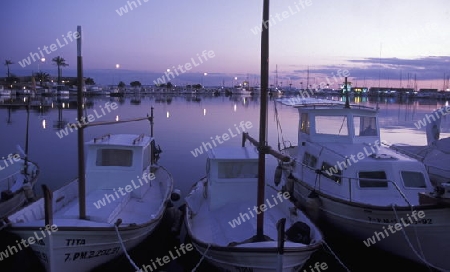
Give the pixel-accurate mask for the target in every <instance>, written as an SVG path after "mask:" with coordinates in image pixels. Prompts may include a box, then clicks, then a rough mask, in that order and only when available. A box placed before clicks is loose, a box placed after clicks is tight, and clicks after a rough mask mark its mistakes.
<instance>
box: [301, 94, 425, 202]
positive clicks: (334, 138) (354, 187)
mask: <svg viewBox="0 0 450 272" xmlns="http://www.w3.org/2000/svg"><path fill="white" fill-rule="evenodd" d="M295 107H296V108H297V109H298V111H299V117H300V118H299V119H300V121H299V131H298V143H299V144H298V148H297V150H296V151H293V152H295V153H296V154H295V157H297V158H298V163H299V167H298V168H297V169H296V176H297V177H298V178H301V179H302V180H303V181H304V182H306V183H308V184H309V186H311V187H313V188H316V189H318V190H319V191H321V192H323V193H326V194H329V195H330V196H333V197H337V198H340V199H345V200H348V201H352V202H360V203H361V202H366V203H374V201H378V202H380V204H381V205H383V204H386V205H391V204H392V203H394V204H398V205H405V203H406V202H407V201H406V200H405V197H406V198H407V199H409V200H413V202H414V204H418V192H423V191H432V190H433V187H432V185H431V183H430V180H429V177H428V174H427V172H426V169H425V167H424V165H423V164H422V163H421V162H419V161H417V160H414V159H412V158H409V157H407V156H405V155H403V154H399V153H398V152H395V151H393V150H391V149H389V148H387V147H386V146H383V145H382V143H381V140H380V128H379V123H378V118H377V111H376V110H375V109H373V108H369V107H364V106H359V105H352V106H351V107H345V106H344V104H340V103H333V102H332V101H328V103H325V102H323V103H305V104H299V105H296V106H295ZM318 171H320V172H318ZM319 173H320V174H319ZM381 195H382V196H383V197H380V196H381Z"/></svg>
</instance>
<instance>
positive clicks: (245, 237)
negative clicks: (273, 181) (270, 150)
mask: <svg viewBox="0 0 450 272" xmlns="http://www.w3.org/2000/svg"><path fill="white" fill-rule="evenodd" d="M200 190H201V189H200ZM202 199H203V198H202ZM281 199H282V201H280V199H279V198H278V197H277V194H276V192H275V191H274V190H270V191H269V190H266V202H265V205H266V206H267V208H268V209H267V210H266V211H265V212H264V213H263V214H264V235H266V236H267V237H269V238H270V240H269V241H266V242H260V243H253V242H250V240H251V238H252V237H253V236H255V234H256V226H257V223H256V218H257V217H256V216H257V214H256V212H255V210H254V208H255V209H256V206H255V204H256V203H250V202H248V201H247V202H246V201H242V202H240V203H227V204H226V205H224V206H223V207H221V208H218V209H215V210H212V211H211V210H209V206H208V203H207V201H205V199H204V201H202V203H201V204H200V205H199V206H198V207H199V208H198V211H196V212H195V216H193V218H192V219H188V220H189V222H188V224H190V227H191V231H192V234H193V236H194V237H196V238H197V239H199V240H200V241H202V242H204V243H207V244H213V245H218V246H230V245H232V246H236V247H267V246H273V243H274V242H276V241H277V229H276V224H277V222H278V220H279V219H281V218H286V219H287V220H286V226H285V229H286V230H287V229H289V227H291V226H292V225H293V224H294V223H295V222H297V221H302V222H310V221H309V219H307V218H306V216H305V215H304V214H303V213H301V212H300V211H299V212H298V213H297V215H293V214H291V213H290V210H289V208H290V207H293V206H292V204H291V203H290V202H289V200H287V199H285V198H283V197H282V196H281ZM275 200H276V201H277V203H278V204H276V202H275ZM197 204H199V203H197ZM195 206H196V204H194V203H190V207H195ZM194 209H195V208H194ZM191 211H192V210H191ZM258 211H260V212H261V210H260V209H258ZM308 224H309V223H308ZM310 231H311V237H315V239H317V240H319V239H320V235H321V234H320V233H315V230H314V229H313V228H310ZM313 240H314V239H313ZM305 246H307V245H305V244H301V243H294V242H290V241H286V243H285V247H295V248H298V247H305Z"/></svg>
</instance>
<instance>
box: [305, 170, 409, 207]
mask: <svg viewBox="0 0 450 272" xmlns="http://www.w3.org/2000/svg"><path fill="white" fill-rule="evenodd" d="M298 163H299V164H300V165H301V166H302V167H303V168H307V169H309V170H312V171H314V172H315V173H316V174H317V180H316V184H315V186H318V188H319V189H320V188H321V178H320V176H325V177H326V178H328V179H330V176H329V175H328V174H326V173H325V171H324V170H321V169H316V168H313V167H310V166H309V165H306V164H304V163H303V162H298ZM331 176H332V177H335V178H339V179H340V180H341V183H342V181H344V179H346V180H347V181H348V182H347V183H348V197H349V201H350V202H353V197H352V196H353V191H352V185H353V184H352V183H354V182H359V181H360V180H364V181H372V182H380V183H381V182H387V183H391V184H392V185H393V186H394V188H395V189H396V191H397V192H398V193H399V194H400V196H401V197H402V198H403V199H404V200H405V202H406V203H407V204H408V205H409V206H412V204H411V202H410V201H409V200H408V198H407V197H406V195H405V194H404V193H403V191H402V190H401V189H400V187H398V185H397V183H396V182H394V181H393V180H390V179H371V178H355V177H348V176H344V175H339V174H336V173H333V174H332V175H331Z"/></svg>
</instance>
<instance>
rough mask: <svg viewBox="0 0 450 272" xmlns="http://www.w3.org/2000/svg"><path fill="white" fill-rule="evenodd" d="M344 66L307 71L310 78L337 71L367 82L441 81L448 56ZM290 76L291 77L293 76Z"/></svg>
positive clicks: (354, 61) (367, 61)
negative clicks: (402, 80) (348, 72)
mask: <svg viewBox="0 0 450 272" xmlns="http://www.w3.org/2000/svg"><path fill="white" fill-rule="evenodd" d="M347 62H348V63H347V64H345V65H326V66H322V67H320V68H314V69H309V73H310V76H311V75H317V74H322V75H325V76H331V75H332V74H333V73H334V74H336V71H337V70H339V69H347V70H349V71H350V77H352V78H359V79H362V78H365V79H368V80H378V79H380V80H397V79H400V77H402V78H403V79H404V80H405V79H406V78H408V77H410V78H414V77H416V78H417V80H442V79H443V78H444V73H446V77H447V76H449V74H450V72H449V70H450V69H449V68H450V56H429V57H421V58H415V59H400V58H363V59H350V60H347ZM306 73H307V70H306V69H303V70H294V71H293V74H294V75H297V76H298V75H299V74H302V75H303V76H302V78H304V75H306ZM294 75H291V76H294Z"/></svg>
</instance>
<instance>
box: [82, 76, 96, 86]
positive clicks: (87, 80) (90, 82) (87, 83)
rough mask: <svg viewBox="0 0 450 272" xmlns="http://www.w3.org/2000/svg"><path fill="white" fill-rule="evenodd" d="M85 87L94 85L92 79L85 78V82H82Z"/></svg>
mask: <svg viewBox="0 0 450 272" xmlns="http://www.w3.org/2000/svg"><path fill="white" fill-rule="evenodd" d="M84 83H85V84H86V85H95V81H94V79H93V78H92V77H88V78H86V81H85V82H84Z"/></svg>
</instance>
